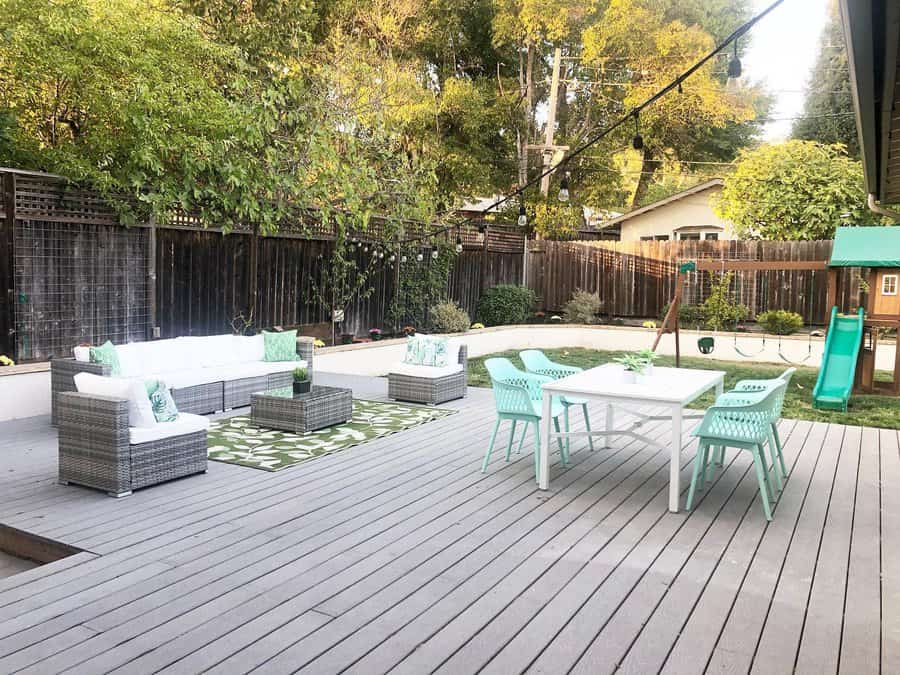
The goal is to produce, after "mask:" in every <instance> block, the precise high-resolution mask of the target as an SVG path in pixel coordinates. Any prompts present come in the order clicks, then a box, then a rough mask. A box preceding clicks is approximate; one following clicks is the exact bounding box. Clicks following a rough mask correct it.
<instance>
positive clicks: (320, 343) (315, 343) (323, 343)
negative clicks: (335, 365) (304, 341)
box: [313, 338, 325, 347]
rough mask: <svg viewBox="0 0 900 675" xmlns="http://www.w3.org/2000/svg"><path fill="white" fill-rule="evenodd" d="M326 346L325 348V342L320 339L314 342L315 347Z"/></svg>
mask: <svg viewBox="0 0 900 675" xmlns="http://www.w3.org/2000/svg"><path fill="white" fill-rule="evenodd" d="M324 346H325V342H324V341H323V340H320V339H319V338H316V339H315V341H314V342H313V347H324Z"/></svg>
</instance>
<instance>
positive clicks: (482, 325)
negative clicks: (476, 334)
mask: <svg viewBox="0 0 900 675" xmlns="http://www.w3.org/2000/svg"><path fill="white" fill-rule="evenodd" d="M472 328H473V329H474V330H478V329H479V328H484V324H483V323H473V324H472Z"/></svg>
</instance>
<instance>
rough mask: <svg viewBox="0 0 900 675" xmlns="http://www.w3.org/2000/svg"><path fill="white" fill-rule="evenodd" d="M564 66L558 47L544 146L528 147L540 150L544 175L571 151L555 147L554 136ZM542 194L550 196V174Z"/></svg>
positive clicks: (555, 53) (547, 176) (555, 52)
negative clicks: (560, 78)
mask: <svg viewBox="0 0 900 675" xmlns="http://www.w3.org/2000/svg"><path fill="white" fill-rule="evenodd" d="M561 64H562V50H561V49H560V48H559V47H556V48H555V49H554V50H553V75H552V77H551V79H550V100H549V101H548V110H547V131H546V133H545V135H544V143H543V144H542V145H529V146H526V147H527V148H528V149H530V150H540V151H541V156H542V157H543V165H542V173H543V172H546V171H548V170H549V169H550V168H551V167H553V166H556V165H557V164H558V163H559V160H560V158H561V157H562V156H563V153H564V152H565V151H566V150H568V149H569V146H568V145H554V143H553V135H554V133H555V132H556V109H557V108H558V107H559V71H560V66H561ZM541 194H542V195H543V196H544V197H546V196H547V195H548V194H550V174H547V175H546V176H544V177H543V178H541Z"/></svg>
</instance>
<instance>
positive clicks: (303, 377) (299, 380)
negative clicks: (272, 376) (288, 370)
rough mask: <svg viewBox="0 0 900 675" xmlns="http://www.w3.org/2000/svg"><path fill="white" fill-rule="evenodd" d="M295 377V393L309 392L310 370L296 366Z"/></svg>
mask: <svg viewBox="0 0 900 675" xmlns="http://www.w3.org/2000/svg"><path fill="white" fill-rule="evenodd" d="M293 377H294V393H295V394H308V393H309V387H310V384H311V383H310V381H309V371H308V370H307V369H306V368H294V372H293Z"/></svg>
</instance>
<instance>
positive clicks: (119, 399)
mask: <svg viewBox="0 0 900 675" xmlns="http://www.w3.org/2000/svg"><path fill="white" fill-rule="evenodd" d="M259 338H260V339H261V336H259ZM116 352H117V353H118V355H119V360H120V365H121V369H122V373H121V376H119V377H112V376H111V375H110V368H109V366H105V365H100V364H96V363H90V362H87V361H84V360H78V359H53V361H52V362H51V390H52V417H53V423H54V424H56V425H57V426H58V427H59V481H60V483H63V484H68V483H77V484H79V485H85V486H88V487H92V488H97V489H100V490H104V491H106V492H107V493H109V494H110V495H112V496H115V497H122V496H125V495H128V494H131V491H132V490H135V489H138V488H141V487H146V486H149V485H154V484H156V483H161V482H164V481H168V480H172V479H174V478H180V477H182V476H188V475H191V474H195V473H200V472H203V471H206V461H207V460H206V457H207V439H206V431H207V428H208V427H209V420H208V419H207V418H206V417H203V416H202V415H203V414H206V413H211V412H216V411H220V410H226V409H229V408H236V407H240V406H245V405H249V404H250V395H251V393H253V392H258V391H261V390H265V389H268V388H273V387H283V386H289V385H290V383H291V380H292V371H293V369H294V368H296V367H299V366H305V367H306V368H307V369H309V371H310V372H311V369H312V353H313V344H312V341H311V340H309V341H306V340H302V339H301V340H298V354H299V356H300V357H301V358H300V360H297V361H282V362H265V361H263V360H261V355H260V354H261V353H260V351H259V344H258V343H257V342H254V341H253V338H243V337H236V336H212V337H210V338H176V339H173V340H158V341H155V342H147V343H134V344H129V345H124V346H122V347H117V348H116ZM257 357H258V358H257ZM149 379H156V380H161V381H164V382H166V383H167V384H170V386H171V391H172V394H173V398H174V399H175V402H176V405H177V407H178V415H177V418H176V419H174V420H173V421H169V422H156V421H155V420H154V416H153V411H152V407H148V406H150V402H149V398H148V397H147V396H146V391H145V388H144V381H145V380H149ZM145 408H146V409H145Z"/></svg>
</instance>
